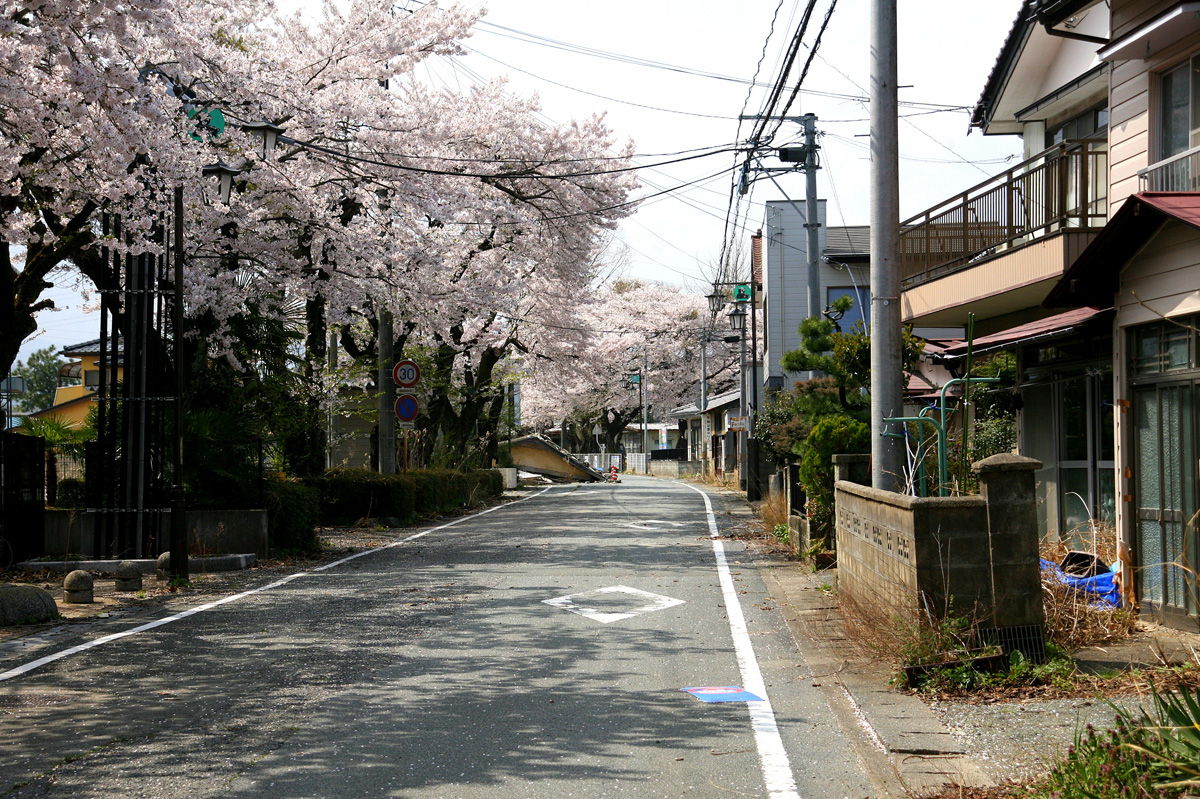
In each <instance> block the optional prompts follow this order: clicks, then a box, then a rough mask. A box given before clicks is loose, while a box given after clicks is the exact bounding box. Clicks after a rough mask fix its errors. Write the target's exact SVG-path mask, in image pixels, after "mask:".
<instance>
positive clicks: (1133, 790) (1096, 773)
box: [1025, 715, 1183, 799]
mask: <svg viewBox="0 0 1200 799" xmlns="http://www.w3.org/2000/svg"><path fill="white" fill-rule="evenodd" d="M1152 737H1153V734H1152V733H1151V732H1150V731H1148V730H1147V729H1145V728H1143V727H1141V726H1137V725H1135V726H1132V727H1131V726H1129V724H1128V721H1127V719H1126V718H1125V717H1123V716H1122V715H1118V716H1117V725H1116V727H1114V728H1113V729H1111V730H1109V731H1107V732H1105V733H1098V732H1096V730H1095V728H1093V727H1092V725H1090V724H1089V725H1088V726H1087V728H1086V729H1085V730H1083V731H1082V732H1079V733H1076V735H1075V743H1074V745H1073V746H1071V747H1069V748H1068V749H1067V756H1066V758H1065V759H1064V760H1063V761H1062V762H1061V763H1059V764H1058V765H1056V766H1055V767H1054V768H1053V769H1052V770H1051V771H1050V773H1049V774H1048V775H1047V776H1046V777H1044V778H1043V779H1041V780H1038V781H1037V782H1035V783H1033V784H1032V785H1029V786H1027V787H1026V789H1025V796H1027V797H1029V799H1160V798H1165V797H1174V796H1179V795H1180V794H1181V793H1183V791H1182V790H1180V789H1175V790H1171V791H1163V790H1160V789H1158V788H1155V787H1152V786H1151V785H1150V784H1149V781H1148V779H1147V777H1148V775H1149V767H1150V763H1151V757H1150V756H1149V755H1147V754H1145V753H1144V752H1141V751H1138V750H1137V749H1135V748H1132V747H1136V746H1140V745H1142V744H1145V743H1148V742H1149V741H1150V739H1151V738H1152Z"/></svg>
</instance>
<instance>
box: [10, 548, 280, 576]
mask: <svg viewBox="0 0 1200 799" xmlns="http://www.w3.org/2000/svg"><path fill="white" fill-rule="evenodd" d="M129 562H130V563H132V564H133V565H134V566H136V567H137V569H138V571H139V572H141V573H142V574H154V573H155V571H157V569H158V561H157V560H149V559H138V560H130V561H129ZM257 562H258V556H257V555H255V554H254V553H253V552H251V553H248V554H244V555H210V556H208V557H202V558H188V571H189V572H194V573H197V574H203V573H205V572H232V571H242V570H244V569H248V568H250V567H251V566H253V565H254V564H255V563H257ZM121 563H124V561H120V560H27V561H25V562H24V563H18V564H17V565H16V566H15V567H14V568H17V569H23V570H27V571H38V570H39V569H46V570H48V571H54V572H62V573H64V574H65V573H67V572H70V571H74V570H75V569H83V570H84V571H90V572H99V573H101V574H112V573H114V572H116V570H117V566H118V565H119V564H121Z"/></svg>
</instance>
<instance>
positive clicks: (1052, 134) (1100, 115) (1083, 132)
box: [1046, 105, 1108, 147]
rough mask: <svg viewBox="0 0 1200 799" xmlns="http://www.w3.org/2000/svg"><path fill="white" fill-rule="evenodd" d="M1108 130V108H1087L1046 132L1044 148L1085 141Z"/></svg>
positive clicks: (1104, 106) (1102, 106) (1103, 106)
mask: <svg viewBox="0 0 1200 799" xmlns="http://www.w3.org/2000/svg"><path fill="white" fill-rule="evenodd" d="M1107 128H1108V106H1107V105H1100V106H1096V107H1095V108H1089V109H1088V110H1087V111H1084V112H1083V113H1082V114H1079V115H1078V116H1074V117H1072V118H1070V119H1068V120H1067V121H1066V122H1064V123H1062V124H1061V125H1059V126H1058V127H1055V128H1047V130H1046V146H1047V147H1051V146H1053V145H1055V144H1058V143H1059V142H1062V141H1066V140H1068V139H1087V138H1089V137H1091V136H1095V135H1096V134H1097V133H1099V132H1101V131H1103V130H1106V129H1107Z"/></svg>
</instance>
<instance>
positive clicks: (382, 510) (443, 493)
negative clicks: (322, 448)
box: [304, 469, 504, 526]
mask: <svg viewBox="0 0 1200 799" xmlns="http://www.w3.org/2000/svg"><path fill="white" fill-rule="evenodd" d="M304 482H305V483H306V484H307V485H309V486H311V487H313V488H315V489H317V490H318V491H319V492H320V497H321V500H320V504H321V523H322V524H326V525H330V526H343V525H351V524H355V523H356V522H358V521H359V520H360V519H364V518H380V517H384V516H391V517H395V518H397V519H400V520H401V521H403V522H409V521H412V520H413V519H415V518H416V517H418V516H426V515H433V514H438V513H447V512H449V511H453V510H457V509H458V508H461V507H463V506H465V505H471V504H474V503H476V502H480V501H482V500H484V499H487V498H489V497H495V496H499V495H500V493H501V492H502V491H503V490H504V480H503V478H502V477H501V476H500V473H499V472H497V471H495V470H484V471H477V472H455V471H451V470H449V469H420V470H413V471H410V472H409V473H408V474H395V475H382V474H379V473H377V472H371V471H367V470H366V469H331V470H330V471H328V472H326V473H325V474H323V475H321V476H320V477H312V478H307V479H306V480H305V481H304Z"/></svg>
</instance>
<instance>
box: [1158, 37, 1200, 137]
mask: <svg viewBox="0 0 1200 799" xmlns="http://www.w3.org/2000/svg"><path fill="white" fill-rule="evenodd" d="M1197 72H1200V58H1193V59H1191V60H1189V61H1187V62H1185V63H1183V64H1180V65H1179V66H1177V67H1175V68H1174V69H1172V70H1170V71H1168V72H1164V73H1163V74H1162V75H1161V76H1160V78H1159V83H1158V89H1159V97H1158V149H1159V152H1158V158H1159V160H1160V161H1161V160H1164V159H1167V158H1170V157H1171V156H1175V155H1179V154H1180V153H1182V152H1186V151H1187V150H1190V149H1192V148H1193V147H1196V146H1197V145H1200V78H1198V77H1197Z"/></svg>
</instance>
